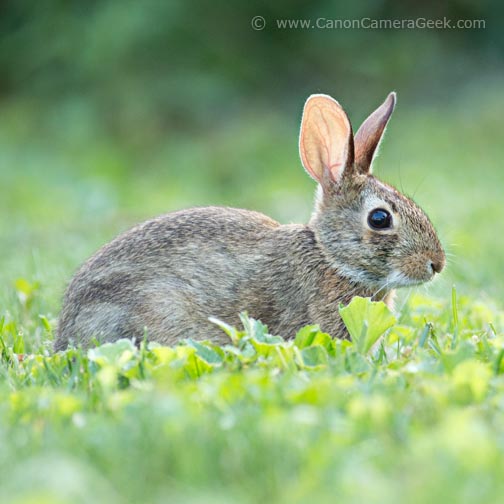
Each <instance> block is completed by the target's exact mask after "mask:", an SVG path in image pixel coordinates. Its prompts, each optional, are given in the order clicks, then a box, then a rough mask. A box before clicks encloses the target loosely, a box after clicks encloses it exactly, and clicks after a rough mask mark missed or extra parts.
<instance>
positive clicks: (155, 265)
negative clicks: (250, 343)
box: [56, 207, 311, 349]
mask: <svg viewBox="0 0 504 504" xmlns="http://www.w3.org/2000/svg"><path fill="white" fill-rule="evenodd" d="M306 233H308V235H309V234H310V232H309V230H308V229H307V228H306V227H305V226H280V225H279V224H278V223H277V222H276V221H274V220H272V219H270V218H269V217H266V216H265V215H262V214H260V213H257V212H251V211H246V210H238V209H230V208H218V207H209V208H195V209H190V210H185V211H181V212H176V213H173V214H168V215H166V216H162V217H159V218H157V219H153V220H150V221H147V222H145V223H143V224H141V225H139V226H137V227H135V228H133V229H131V230H130V231H128V232H126V233H124V234H123V235H121V236H119V237H117V238H116V239H115V240H113V241H112V242H110V243H109V244H108V245H106V246H104V247H103V248H102V249H100V250H99V251H98V252H97V253H96V254H95V255H94V256H93V257H91V258H90V259H89V260H88V261H87V262H86V263H85V264H84V265H83V266H82V267H81V268H80V270H79V271H78V272H77V274H76V275H75V277H74V279H73V280H72V282H71V284H70V285H69V287H68V290H67V292H66V295H65V300H64V306H63V311H62V315H61V317H60V323H59V327H58V341H57V343H56V348H57V349H58V348H64V347H66V345H67V344H68V342H69V341H74V342H75V343H82V344H83V345H84V346H86V345H88V344H89V343H90V340H91V339H92V338H94V337H95V338H97V339H98V340H103V341H112V340H115V339H118V338H121V337H133V336H134V337H136V338H142V337H143V334H144V331H145V330H147V333H148V337H149V339H154V340H157V341H160V342H163V343H174V342H176V341H177V340H178V339H180V338H181V337H194V338H197V339H198V338H199V339H204V338H206V337H208V338H211V339H213V340H214V341H215V340H217V341H218V340H219V339H223V338H224V337H223V335H222V334H221V333H220V331H219V330H218V329H217V328H215V327H214V326H212V325H211V324H210V323H209V322H208V317H209V316H215V317H219V318H222V319H223V320H226V321H228V322H230V323H236V322H237V315H238V313H239V312H240V311H241V310H245V309H246V310H248V311H249V313H251V314H253V315H255V316H257V317H258V318H262V319H263V320H264V321H265V322H268V320H272V321H276V320H278V319H279V317H277V316H276V315H275V314H274V312H275V311H276V310H277V311H279V312H280V311H282V312H283V314H284V316H288V313H286V310H285V308H284V307H280V306H276V305H278V301H273V297H275V299H276V296H275V293H274V292H273V290H275V291H277V290H279V289H280V290H282V291H283V292H284V293H285V296H287V297H289V296H290V292H289V291H290V290H292V289H294V288H296V289H297V288H299V285H297V286H296V287H294V285H295V282H294V279H293V278H292V281H291V280H289V273H288V270H289V264H290V263H291V262H296V260H295V258H294V257H289V253H288V250H289V248H290V247H292V246H294V249H296V243H297V242H299V241H301V242H302V243H300V244H299V247H298V248H300V249H301V250H300V254H303V250H302V249H303V247H310V244H309V243H308V242H309V241H310V240H311V237H310V236H308V235H307V236H304V235H306ZM307 240H308V241H307ZM306 241H307V243H306V244H305V245H303V243H304V242H306ZM279 250H281V251H282V254H280V258H281V259H279V254H278V251H279ZM294 255H296V254H295V252H294ZM279 261H280V262H281V263H282V264H278V263H279ZM283 270H285V271H283ZM293 275H294V273H293V272H292V273H291V274H290V277H293ZM272 276H277V277H278V279H277V281H276V284H275V286H274V287H272V291H271V292H270V293H268V289H269V287H268V286H270V285H272ZM292 294H294V292H293V293H292ZM270 296H271V299H270ZM285 296H284V295H283V293H282V295H281V296H280V298H281V299H282V298H284V297H285ZM292 304H293V305H294V306H295V303H292V301H291V305H292ZM299 313H302V311H300V312H299ZM297 316H299V314H298V315H297Z"/></svg>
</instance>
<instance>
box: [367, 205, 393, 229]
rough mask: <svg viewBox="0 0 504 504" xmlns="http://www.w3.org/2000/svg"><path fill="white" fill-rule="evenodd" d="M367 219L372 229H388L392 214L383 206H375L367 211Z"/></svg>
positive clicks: (390, 224)
mask: <svg viewBox="0 0 504 504" xmlns="http://www.w3.org/2000/svg"><path fill="white" fill-rule="evenodd" d="M367 221H368V224H369V226H370V227H371V228H373V229H388V228H389V227H391V226H392V215H390V212H389V211H387V210H384V209H383V208H376V209H375V210H371V212H369V215H368V220H367Z"/></svg>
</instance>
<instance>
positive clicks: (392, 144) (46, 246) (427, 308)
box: [0, 83, 504, 503]
mask: <svg viewBox="0 0 504 504" xmlns="http://www.w3.org/2000/svg"><path fill="white" fill-rule="evenodd" d="M476 98H477V99H476ZM399 105H400V106H399V108H398V111H397V114H396V115H397V117H394V119H393V121H392V123H391V126H390V128H389V130H388V132H387V138H386V140H385V144H384V146H383V148H382V152H381V155H380V157H379V159H378V160H377V162H376V171H377V173H378V174H379V176H380V177H382V178H384V179H385V180H388V181H391V182H392V183H395V184H396V185H397V186H399V187H401V188H402V189H403V190H404V191H405V192H407V193H409V194H414V197H415V199H416V200H417V201H418V202H419V203H420V204H421V205H422V206H423V207H425V208H426V210H427V211H428V213H429V215H430V216H431V217H432V220H433V221H434V223H435V224H436V226H437V228H438V229H439V232H440V235H441V237H442V239H443V241H444V243H445V244H446V245H447V249H448V251H449V252H450V253H451V256H450V264H449V266H448V269H447V271H446V272H445V273H443V275H442V277H441V278H440V279H439V281H438V282H437V283H435V284H434V285H433V286H430V287H428V288H427V290H424V289H416V290H413V291H411V292H404V293H403V294H402V299H401V300H400V303H399V307H400V308H401V309H400V310H399V312H398V313H397V317H398V320H397V321H396V322H395V323H394V324H393V326H392V327H391V329H389V330H388V331H387V332H385V336H384V337H383V340H382V343H381V344H375V345H373V344H372V343H373V342H374V339H375V337H376V336H377V335H376V334H374V333H373V332H372V331H370V332H369V333H368V334H367V337H368V339H365V338H364V339H359V336H360V335H361V334H364V333H361V331H360V329H361V328H362V327H363V326H362V324H363V319H362V317H363V316H364V315H363V314H364V313H367V314H368V315H367V316H368V317H370V319H369V320H368V321H367V322H368V327H371V328H375V327H377V322H376V321H377V320H378V319H375V318H374V317H375V316H376V315H373V313H374V311H373V310H375V308H369V307H368V308H369V310H368V308H366V310H368V311H366V310H363V309H360V310H357V312H355V313H354V315H355V317H353V318H352V317H351V318H350V319H348V321H347V324H349V328H350V327H352V323H354V324H356V325H355V327H356V329H355V330H353V332H352V331H351V333H352V334H353V340H352V341H349V342H346V341H345V342H341V341H333V340H331V339H330V338H329V337H328V336H327V335H323V334H321V333H319V332H318V331H317V330H316V328H311V329H306V330H305V331H304V332H303V333H301V334H300V335H299V336H298V338H297V339H296V341H295V342H284V341H282V340H280V339H277V338H275V337H271V336H269V335H268V334H267V331H266V329H265V328H264V327H263V326H261V325H260V324H257V323H256V322H254V321H250V320H249V319H247V318H244V319H243V320H244V328H238V330H237V331H236V332H233V331H232V330H230V329H227V330H228V331H230V340H229V345H227V346H225V347H223V348H218V347H215V346H213V345H211V344H210V343H207V344H202V345H201V344H197V343H194V342H192V341H190V340H187V341H185V342H182V343H183V344H181V345H180V346H177V347H174V348H161V347H156V346H155V345H151V346H147V345H145V344H144V345H142V346H141V348H140V349H137V348H136V347H134V346H132V345H131V343H129V342H120V343H118V344H116V345H110V346H103V347H101V348H98V349H95V350H92V351H90V352H84V351H82V350H79V349H72V350H69V351H67V352H63V353H59V354H56V355H55V354H53V352H52V350H51V345H52V340H53V331H54V327H55V324H56V321H57V315H58V311H59V307H60V299H61V295H62V292H63V289H64V286H65V285H66V283H67V282H68V280H69V278H70V276H71V273H72V271H73V270H74V269H75V268H76V267H77V266H78V264H79V263H80V262H82V261H83V260H84V259H85V258H86V257H87V256H88V255H89V254H91V253H92V252H93V251H94V250H95V249H96V248H97V247H98V246H100V245H101V244H102V243H104V242H105V241H107V240H108V239H110V238H111V237H112V236H114V235H115V234H117V233H118V232H119V231H121V230H123V229H125V228H127V227H128V226H130V225H131V224H133V223H134V222H137V221H139V220H142V219H144V218H146V217H148V216H151V215H156V214H159V213H162V212H165V211H170V210H173V209H176V208H180V207H185V206H191V205H196V204H198V205H203V204H229V205H233V206H243V207H248V208H254V209H258V210H261V211H264V212H265V213H268V214H269V215H272V216H273V217H275V218H278V219H279V220H281V221H282V222H289V221H303V220H307V218H308V216H309V213H310V206H311V193H312V190H313V184H312V183H311V181H310V180H309V179H308V177H307V176H306V175H305V174H304V173H303V171H302V169H301V167H300V164H299V161H298V159H297V147H296V135H297V131H296V130H297V117H296V114H297V113H298V112H299V111H295V112H293V115H292V116H291V117H287V116H283V115H279V113H273V112H271V113H269V114H266V115H264V114H259V113H256V112H254V111H244V115H243V116H242V117H240V118H239V120H235V121H234V122H233V121H230V122H228V123H226V124H222V125H219V126H218V127H215V128H212V129H211V131H195V132H192V133H190V134H188V133H186V134H181V133H173V134H170V135H167V137H168V138H164V137H163V138H161V137H160V135H151V136H149V135H148V134H147V133H145V132H143V136H142V137H141V139H140V140H138V142H137V143H135V142H134V141H133V140H132V139H134V138H136V137H135V136H134V135H133V133H131V132H129V133H128V132H126V133H124V132H123V133H122V134H121V135H112V134H110V133H108V132H106V131H104V130H103V129H101V128H100V125H99V122H98V121H97V119H96V117H94V116H93V111H92V109H88V108H86V107H83V106H82V104H79V103H73V102H69V103H65V102H62V103H61V104H60V105H59V107H58V108H57V109H55V110H48V109H47V108H44V107H43V106H41V105H40V104H37V103H28V102H26V101H13V102H12V103H10V104H8V106H6V107H5V109H4V111H3V114H4V121H3V122H2V124H1V125H0V183H1V187H0V190H1V191H2V193H1V198H0V263H1V264H2V268H1V270H0V284H1V285H2V289H1V290H0V336H1V342H0V351H1V358H0V376H1V378H0V442H1V444H2V450H1V452H2V453H1V454H0V472H1V474H2V478H1V480H0V500H1V501H2V502H17V503H31V502H37V503H40V502H41V503H44V502H48V503H49V502H51V503H58V502H68V501H72V502H78V503H79V502H102V501H104V502H112V503H113V502H165V501H167V500H168V501H172V502H184V503H185V502H187V503H199V502H205V503H209V502H210V503H211V502H219V503H223V502H224V503H225V502H233V503H234V502H258V501H266V502H279V503H282V502H308V501H312V502H334V501H342V502H363V501H365V502H384V501H386V502H391V503H393V502H403V501H404V499H405V496H406V495H407V496H408V497H407V498H408V501H411V502H427V501H428V502H445V501H456V502H473V501H475V500H478V501H480V502H497V501H499V499H500V496H501V495H502V492H503V491H504V484H503V483H502V478H501V475H502V472H503V470H504V437H503V436H502V432H501V431H502V429H501V425H502V422H503V420H504V419H503V410H504V408H503V405H504V402H503V397H504V395H503V392H504V380H503V373H504V363H503V357H504V339H503V331H504V312H503V309H502V303H501V302H495V301H493V300H492V299H501V296H502V295H503V294H504V286H503V284H502V282H501V281H500V273H501V272H500V268H501V257H502V256H503V255H504V235H502V233H499V232H498V230H499V229H500V226H501V218H502V209H501V204H500V200H501V195H500V192H501V188H502V186H503V182H504V180H503V178H504V174H503V172H502V170H501V169H500V160H501V159H502V154H503V152H502V144H501V141H500V124H501V118H502V115H503V113H504V102H503V101H502V97H501V92H500V88H499V87H498V86H492V85H491V83H490V84H489V85H488V86H486V90H485V96H482V95H481V93H480V92H479V90H475V91H468V92H467V94H466V95H464V96H454V98H453V101H452V102H451V103H446V104H443V105H442V106H439V107H436V108H435V107H426V106H422V107H420V106H418V107H415V106H410V107H407V106H403V105H402V104H401V103H400V104H399ZM348 108H349V109H350V110H351V104H350V105H349V106H348ZM358 118H359V117H358ZM454 283H455V284H456V285H457V289H456V290H454V289H452V285H453V284H454ZM366 306H367V305H366ZM359 317H360V318H359ZM352 320H353V322H352ZM361 326H362V327H361ZM382 330H384V328H382ZM378 336H379V334H378ZM188 338H190V335H188ZM369 338H370V339H369ZM19 354H21V355H22V356H24V358H22V360H20V359H19V357H18V355H19Z"/></svg>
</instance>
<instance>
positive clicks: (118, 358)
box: [88, 339, 138, 366]
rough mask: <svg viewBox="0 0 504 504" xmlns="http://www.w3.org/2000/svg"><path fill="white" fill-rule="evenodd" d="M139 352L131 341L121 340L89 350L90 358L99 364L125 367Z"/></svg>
mask: <svg viewBox="0 0 504 504" xmlns="http://www.w3.org/2000/svg"><path fill="white" fill-rule="evenodd" d="M137 351H138V349H137V348H136V346H135V345H134V344H133V342H132V341H131V340H129V339H120V340H118V341H115V342H114V343H104V344H103V345H101V346H99V347H96V348H91V349H89V350H88V358H89V360H90V361H93V362H96V363H97V364H100V365H104V364H112V365H119V366H121V365H123V364H124V363H125V362H126V361H127V360H129V359H131V357H132V356H133V355H134V354H135V353H136V352H137Z"/></svg>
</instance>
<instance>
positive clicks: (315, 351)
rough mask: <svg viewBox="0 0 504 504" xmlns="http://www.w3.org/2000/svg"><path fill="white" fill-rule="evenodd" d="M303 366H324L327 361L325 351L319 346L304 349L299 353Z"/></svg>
mask: <svg viewBox="0 0 504 504" xmlns="http://www.w3.org/2000/svg"><path fill="white" fill-rule="evenodd" d="M301 356H302V358H303V364H304V365H305V366H309V367H315V366H321V365H325V364H327V363H328V361H329V355H328V354H327V350H326V349H325V348H324V347H323V346H321V345H314V346H310V347H307V348H304V349H303V350H302V351H301Z"/></svg>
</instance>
